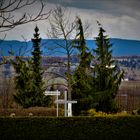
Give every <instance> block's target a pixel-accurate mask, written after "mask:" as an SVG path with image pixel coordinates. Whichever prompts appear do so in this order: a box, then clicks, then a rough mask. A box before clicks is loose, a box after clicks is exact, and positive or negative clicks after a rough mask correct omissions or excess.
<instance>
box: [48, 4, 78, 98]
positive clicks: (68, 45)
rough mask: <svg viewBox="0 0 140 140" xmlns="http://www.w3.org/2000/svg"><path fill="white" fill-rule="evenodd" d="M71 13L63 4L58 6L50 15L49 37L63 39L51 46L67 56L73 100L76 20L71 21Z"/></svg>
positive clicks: (69, 85) (68, 80) (69, 93)
mask: <svg viewBox="0 0 140 140" xmlns="http://www.w3.org/2000/svg"><path fill="white" fill-rule="evenodd" d="M69 16H70V13H69V14H67V15H66V9H65V8H64V7H61V6H57V7H56V9H55V10H54V11H53V13H52V17H50V27H51V30H49V32H48V33H49V34H48V35H49V37H51V38H58V39H60V38H62V40H61V41H60V42H61V43H60V42H59V41H56V42H55V46H53V48H51V49H52V50H53V51H56V50H57V51H59V50H61V51H59V52H60V53H63V54H65V56H66V57H67V62H66V64H64V65H65V66H66V69H67V73H66V75H65V76H66V77H65V79H66V80H67V88H68V99H69V100H71V87H72V75H71V55H72V53H73V51H74V48H73V47H72V41H71V40H72V34H73V31H74V30H75V22H74V21H72V22H70V20H69V19H70V17H69Z"/></svg>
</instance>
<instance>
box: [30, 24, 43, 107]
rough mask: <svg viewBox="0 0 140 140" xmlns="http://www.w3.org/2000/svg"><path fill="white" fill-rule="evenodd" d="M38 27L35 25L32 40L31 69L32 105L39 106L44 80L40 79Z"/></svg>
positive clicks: (41, 73)
mask: <svg viewBox="0 0 140 140" xmlns="http://www.w3.org/2000/svg"><path fill="white" fill-rule="evenodd" d="M38 31H39V29H38V27H37V26H36V27H35V34H34V38H33V39H32V42H33V49H34V50H33V52H32V55H33V57H32V61H33V62H32V70H33V86H34V87H33V92H34V93H35V100H34V105H35V106H40V105H42V104H43V98H44V82H43V80H42V75H43V70H42V68H41V50H40V43H41V38H39V33H38Z"/></svg>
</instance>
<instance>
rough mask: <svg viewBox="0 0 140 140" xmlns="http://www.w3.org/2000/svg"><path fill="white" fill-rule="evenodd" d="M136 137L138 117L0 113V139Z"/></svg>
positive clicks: (139, 135) (135, 139)
mask: <svg viewBox="0 0 140 140" xmlns="http://www.w3.org/2000/svg"><path fill="white" fill-rule="evenodd" d="M12 139H15V140H23V139H24V140H121V139H124V140H138V139H140V117H139V116H128V117H70V118H64V117H58V118H57V117H14V118H10V117H1V118H0V140H12Z"/></svg>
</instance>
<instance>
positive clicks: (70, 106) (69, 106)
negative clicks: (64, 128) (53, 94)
mask: <svg viewBox="0 0 140 140" xmlns="http://www.w3.org/2000/svg"><path fill="white" fill-rule="evenodd" d="M68 117H72V103H68Z"/></svg>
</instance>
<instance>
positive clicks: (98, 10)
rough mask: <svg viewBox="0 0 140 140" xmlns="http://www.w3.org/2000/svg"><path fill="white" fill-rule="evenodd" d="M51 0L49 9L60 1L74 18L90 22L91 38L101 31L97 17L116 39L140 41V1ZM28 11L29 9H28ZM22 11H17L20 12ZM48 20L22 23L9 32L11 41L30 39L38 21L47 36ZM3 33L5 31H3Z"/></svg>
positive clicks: (49, 0) (48, 3) (46, 0)
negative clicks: (77, 17) (78, 17)
mask: <svg viewBox="0 0 140 140" xmlns="http://www.w3.org/2000/svg"><path fill="white" fill-rule="evenodd" d="M43 1H44V2H45V3H46V2H47V7H46V10H49V9H53V8H54V7H55V5H56V4H60V5H62V6H65V7H67V9H68V10H69V11H70V13H71V20H73V19H74V18H75V16H77V15H78V16H80V17H81V19H82V21H83V22H86V21H88V22H89V24H90V26H91V29H92V30H90V31H91V32H90V36H89V37H88V38H90V39H93V38H94V37H96V36H97V34H98V26H97V24H96V20H98V21H100V23H101V24H102V25H103V27H104V29H105V30H106V31H107V34H108V35H109V36H110V37H112V38H125V39H135V40H140V0H43ZM36 8H39V7H38V6H35V5H34V6H32V8H30V9H27V11H31V12H33V13H34V12H35V11H36V10H37V9H36ZM24 10H25V9H24ZM23 12H24V11H23V10H20V11H18V12H17V13H16V14H18V15H20V14H22V13H23ZM47 22H48V21H40V22H38V23H30V24H27V25H22V26H18V27H16V28H15V29H13V30H11V31H9V32H7V38H6V39H10V40H15V39H17V40H23V39H22V37H21V36H22V35H23V36H24V37H25V38H27V39H30V38H32V36H33V33H34V31H33V30H34V27H35V25H36V24H37V25H38V26H39V28H40V36H41V37H42V38H47V35H46V32H47V28H49V27H48V24H47ZM0 36H3V34H0Z"/></svg>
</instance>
